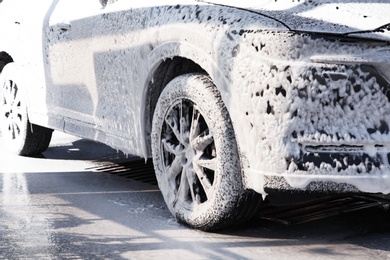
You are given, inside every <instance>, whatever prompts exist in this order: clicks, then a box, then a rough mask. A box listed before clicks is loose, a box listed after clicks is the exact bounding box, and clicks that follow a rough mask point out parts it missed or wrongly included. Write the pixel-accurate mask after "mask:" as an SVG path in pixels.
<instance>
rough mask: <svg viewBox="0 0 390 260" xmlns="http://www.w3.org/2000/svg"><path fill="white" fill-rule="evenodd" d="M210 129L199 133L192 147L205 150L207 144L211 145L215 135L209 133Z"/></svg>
mask: <svg viewBox="0 0 390 260" xmlns="http://www.w3.org/2000/svg"><path fill="white" fill-rule="evenodd" d="M208 131H209V130H208V129H207V130H205V131H204V132H203V133H201V134H200V135H198V136H197V137H196V138H195V139H193V141H192V142H191V145H192V147H193V148H194V149H195V150H196V151H203V150H204V149H206V147H207V146H209V145H210V144H211V143H212V142H213V141H214V137H213V135H211V134H209V133H208Z"/></svg>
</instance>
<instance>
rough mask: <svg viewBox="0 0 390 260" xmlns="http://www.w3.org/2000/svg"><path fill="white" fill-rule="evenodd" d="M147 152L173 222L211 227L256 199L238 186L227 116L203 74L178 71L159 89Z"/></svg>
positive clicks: (234, 217)
mask: <svg viewBox="0 0 390 260" xmlns="http://www.w3.org/2000/svg"><path fill="white" fill-rule="evenodd" d="M152 151H153V162H154V167H155V171H156V176H157V180H158V183H159V187H160V190H161V192H162V194H163V196H164V199H165V202H166V204H167V206H168V208H169V210H170V211H171V213H172V214H173V215H174V216H175V217H176V219H177V220H178V221H180V222H183V223H185V224H187V225H189V226H191V227H193V228H198V229H202V230H212V229H218V228H222V227H225V226H228V225H232V224H235V223H241V222H243V221H246V220H247V219H249V218H250V217H252V216H253V214H254V213H255V212H256V210H257V206H258V205H259V203H260V202H261V197H260V196H259V195H258V194H256V193H254V192H250V191H246V190H244V188H243V182H242V174H241V166H240V161H239V156H238V152H237V146H236V141H235V135H234V131H233V127H232V125H231V122H230V118H229V114H228V112H227V110H226V108H225V106H224V104H223V101H222V99H221V96H220V94H219V92H218V90H217V88H216V87H215V86H214V84H213V83H212V81H211V79H210V78H209V77H208V76H205V75H196V74H195V75H194V74H187V75H183V76H180V77H178V78H176V79H174V80H172V81H171V82H170V83H169V84H168V85H167V87H166V88H165V89H164V91H163V93H162V94H161V96H160V98H159V101H158V104H157V106H156V110H155V113H154V118H153V129H152Z"/></svg>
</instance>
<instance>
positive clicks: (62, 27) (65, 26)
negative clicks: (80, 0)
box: [55, 23, 72, 32]
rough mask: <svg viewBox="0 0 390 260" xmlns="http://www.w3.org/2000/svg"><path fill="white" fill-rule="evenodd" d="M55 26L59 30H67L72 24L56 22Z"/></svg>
mask: <svg viewBox="0 0 390 260" xmlns="http://www.w3.org/2000/svg"><path fill="white" fill-rule="evenodd" d="M55 27H56V28H57V30H59V31H61V32H67V31H69V30H70V29H71V28H72V26H71V25H70V24H69V23H58V24H56V26H55Z"/></svg>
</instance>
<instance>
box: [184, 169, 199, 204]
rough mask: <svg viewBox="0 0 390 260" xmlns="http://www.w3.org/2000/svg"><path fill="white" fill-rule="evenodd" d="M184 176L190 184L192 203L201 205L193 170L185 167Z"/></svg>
mask: <svg viewBox="0 0 390 260" xmlns="http://www.w3.org/2000/svg"><path fill="white" fill-rule="evenodd" d="M183 174H184V175H185V176H186V177H187V182H188V186H189V190H190V194H191V198H192V201H193V202H197V203H200V199H199V198H198V197H199V196H197V195H196V193H195V191H194V186H195V185H196V183H195V178H194V174H193V172H192V169H191V168H188V167H185V168H184V169H183Z"/></svg>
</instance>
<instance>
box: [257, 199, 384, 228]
mask: <svg viewBox="0 0 390 260" xmlns="http://www.w3.org/2000/svg"><path fill="white" fill-rule="evenodd" d="M375 207H382V208H385V209H388V208H389V207H390V200H386V199H382V198H378V197H374V196H370V195H356V196H340V197H327V198H322V199H316V200H311V201H309V202H306V203H299V204H296V205H288V206H267V207H264V208H262V209H261V210H260V211H259V213H258V215H257V217H259V218H261V219H265V220H270V221H273V222H277V223H281V224H284V225H295V224H303V223H307V222H312V221H316V220H321V219H325V218H330V217H334V216H337V215H341V214H345V213H350V212H354V211H358V210H364V209H368V208H375Z"/></svg>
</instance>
